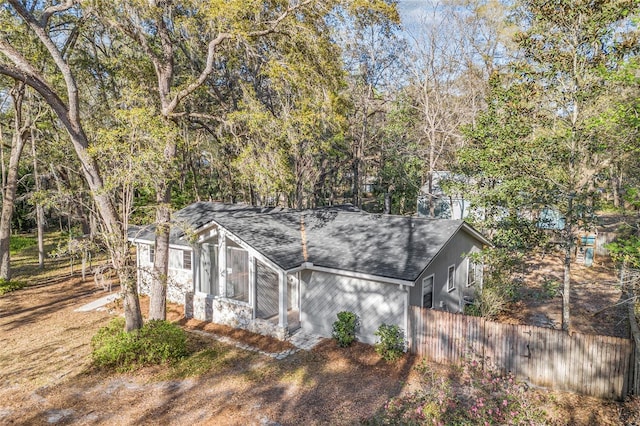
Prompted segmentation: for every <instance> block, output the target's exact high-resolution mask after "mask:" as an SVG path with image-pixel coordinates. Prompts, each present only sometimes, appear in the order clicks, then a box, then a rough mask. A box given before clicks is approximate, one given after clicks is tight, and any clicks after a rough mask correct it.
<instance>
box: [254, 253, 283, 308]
mask: <svg viewBox="0 0 640 426" xmlns="http://www.w3.org/2000/svg"><path fill="white" fill-rule="evenodd" d="M256 272H257V275H258V289H257V292H256V295H257V306H256V316H257V317H258V318H270V317H272V316H274V315H277V314H278V285H279V282H278V273H277V272H276V271H274V270H273V269H271V268H270V267H268V266H267V265H265V264H264V263H262V262H260V261H258V262H257V268H256Z"/></svg>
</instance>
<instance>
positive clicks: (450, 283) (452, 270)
mask: <svg viewBox="0 0 640 426" xmlns="http://www.w3.org/2000/svg"><path fill="white" fill-rule="evenodd" d="M455 277H456V265H451V266H449V271H448V272H447V291H453V290H454V289H455V288H456V283H455Z"/></svg>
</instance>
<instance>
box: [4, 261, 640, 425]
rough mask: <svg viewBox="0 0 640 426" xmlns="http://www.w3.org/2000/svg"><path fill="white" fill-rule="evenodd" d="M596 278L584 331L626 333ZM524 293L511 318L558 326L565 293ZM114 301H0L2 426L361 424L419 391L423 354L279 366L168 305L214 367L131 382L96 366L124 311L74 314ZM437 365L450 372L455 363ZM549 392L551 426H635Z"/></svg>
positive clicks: (46, 292)
mask: <svg viewBox="0 0 640 426" xmlns="http://www.w3.org/2000/svg"><path fill="white" fill-rule="evenodd" d="M603 268H604V266H603ZM554 271H555V269H554V267H553V265H549V266H548V267H547V269H545V267H533V268H529V270H528V271H527V274H531V276H530V277H529V278H528V279H527V282H530V283H535V282H539V281H540V280H541V279H542V278H544V277H547V278H548V276H550V275H553V274H555V273H556V272H554ZM598 271H599V269H593V270H592V271H584V272H585V273H584V274H583V275H581V276H580V277H578V275H577V276H576V286H575V290H576V296H575V298H574V301H575V302H574V303H575V307H574V308H573V309H574V312H575V313H576V315H575V317H574V318H575V327H576V328H577V329H580V330H581V331H583V330H584V331H585V332H588V331H593V332H610V333H612V334H614V335H624V334H625V332H624V326H623V325H622V324H621V323H619V318H618V317H617V314H616V313H615V312H616V311H615V308H611V309H605V310H604V311H602V312H601V313H598V312H599V311H601V310H602V309H603V308H607V306H609V305H611V304H615V303H614V302H616V300H618V299H619V298H620V294H619V291H618V293H616V287H615V284H614V281H615V277H614V276H613V275H611V274H609V275H606V274H605V275H602V276H600V275H598V274H599V273H600V272H602V273H603V274H604V273H605V272H606V271H605V270H603V271H604V272H603V271H600V272H598ZM592 273H594V274H595V275H592ZM536 274H537V275H536ZM536 277H537V278H536ZM553 277H555V275H553ZM523 291H525V292H528V293H526V294H525V295H524V296H525V297H523V300H524V302H523V304H522V305H521V306H520V307H519V308H518V309H514V310H513V311H512V312H517V313H518V315H515V314H513V315H511V317H512V320H514V321H516V320H517V321H520V320H522V321H527V320H530V319H531V317H532V316H535V315H538V317H534V319H535V318H541V315H544V317H546V318H547V320H548V321H549V322H550V323H554V324H556V325H558V324H559V322H558V321H559V317H558V315H559V306H558V300H559V299H558V296H555V297H551V298H543V297H541V296H540V295H538V296H536V291H539V288H538V287H536V284H530V285H528V286H527V287H526V288H525V290H523ZM105 294H106V293H105V292H104V291H103V290H102V289H101V288H97V287H96V285H95V284H94V283H93V281H91V280H87V281H85V282H82V281H81V279H80V278H79V277H77V276H74V277H70V276H69V275H68V273H66V276H53V277H46V278H38V279H34V280H31V281H30V282H29V287H27V288H25V289H23V290H19V291H16V292H12V293H8V294H6V295H4V296H0V342H1V348H2V349H1V350H0V423H2V424H28V425H39V424H82V425H98V424H109V425H114V424H117V425H133V424H136V425H137V424H154V425H155V424H192V425H200V424H203V425H208V424H211V425H277V424H282V425H300V424H305V425H307V424H357V423H359V422H360V421H361V420H363V419H367V418H369V417H370V416H371V415H372V414H373V413H375V412H376V411H377V410H379V409H381V407H383V405H384V403H385V402H386V401H387V400H388V399H389V398H392V397H394V396H397V395H399V394H401V393H402V392H407V391H409V390H412V389H415V388H416V386H417V380H416V372H415V369H414V368H413V367H414V365H415V364H416V363H417V362H419V360H417V359H416V358H415V357H411V356H407V357H405V358H404V359H403V360H402V361H401V362H399V363H397V364H388V363H386V362H384V361H383V360H381V359H380V357H379V356H378V355H377V354H376V353H375V352H374V351H373V348H372V347H370V346H367V345H362V344H356V345H354V346H352V347H351V348H349V349H347V350H344V349H340V348H337V347H336V346H335V344H334V342H333V341H331V340H325V341H324V342H322V343H321V344H320V345H319V346H317V347H316V348H315V349H313V350H312V351H308V352H307V351H301V352H298V353H296V354H294V355H291V356H289V357H287V358H286V359H284V360H275V359H273V358H270V357H267V356H263V355H260V354H258V353H256V352H251V351H246V350H242V349H239V348H237V347H235V346H230V345H227V344H223V343H220V342H218V341H216V340H215V339H213V338H208V337H207V336H206V334H203V333H202V331H207V332H211V333H216V334H227V335H230V336H232V337H233V338H234V339H236V340H238V341H242V342H246V343H249V344H251V345H253V346H257V347H260V348H262V349H264V350H267V351H277V350H280V349H282V348H287V347H289V346H288V344H286V343H285V344H283V343H281V342H277V341H273V340H272V339H269V338H265V337H261V336H255V335H252V334H250V333H236V334H230V333H233V331H229V330H225V329H224V328H220V327H216V326H212V325H211V326H206V325H203V324H200V323H198V322H193V321H185V320H184V319H183V318H181V315H182V312H181V310H180V309H179V308H176V307H175V306H173V307H170V309H169V318H170V319H172V320H174V321H178V322H180V323H181V324H182V325H183V326H184V327H185V329H186V330H187V331H188V332H189V335H190V344H191V345H192V346H195V347H197V349H198V350H200V351H202V350H203V349H206V351H204V352H200V353H201V354H204V355H202V356H206V357H208V358H207V365H208V366H209V367H208V368H207V369H205V370H199V369H197V368H194V369H193V373H190V374H187V375H185V374H184V373H180V372H179V371H176V370H175V369H174V368H172V367H170V366H161V367H153V368H144V369H141V370H139V371H136V372H131V373H122V374H116V373H105V372H101V371H97V370H95V369H94V368H93V367H92V366H91V363H90V350H91V348H90V340H91V336H92V335H93V334H95V332H96V331H97V330H98V328H99V327H101V326H103V325H105V324H106V323H107V322H108V321H109V319H110V318H112V317H113V316H114V315H116V314H117V306H108V308H109V309H108V310H103V311H91V312H77V311H76V309H77V308H79V307H81V306H82V305H84V304H86V303H88V302H91V301H93V300H95V299H98V298H100V297H102V296H104V295H105ZM533 302H535V303H533ZM116 305H117V304H116ZM143 309H145V307H144V300H143ZM594 320H597V321H594ZM607 323H609V324H608V325H606V324H607ZM598 324H600V325H598ZM192 329H198V330H200V333H194V332H192V331H190V330H192ZM197 362H198V360H197V359H195V360H194V363H197ZM434 368H440V369H442V374H447V368H448V367H446V366H436V367H434ZM552 395H553V398H552V400H553V401H554V403H553V406H552V407H549V410H548V411H549V413H550V414H549V415H550V417H549V418H550V423H552V424H575V425H593V424H604V425H619V424H626V423H628V422H630V421H631V420H629V419H630V418H631V417H630V415H629V414H628V413H625V409H626V408H627V407H628V406H629V403H628V404H627V405H623V404H620V403H616V402H610V401H600V400H597V399H593V398H585V397H581V396H578V395H574V394H568V393H553V394H552ZM624 419H627V420H624Z"/></svg>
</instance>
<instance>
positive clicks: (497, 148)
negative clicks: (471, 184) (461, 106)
mask: <svg viewBox="0 0 640 426" xmlns="http://www.w3.org/2000/svg"><path fill="white" fill-rule="evenodd" d="M517 6H518V7H517V10H516V15H515V18H516V19H517V22H518V23H519V25H520V27H521V28H523V30H522V31H521V32H519V33H518V34H517V35H516V37H515V40H516V42H517V43H518V47H519V49H520V53H521V57H520V60H519V61H517V62H514V63H512V64H511V68H510V71H511V74H510V75H507V74H506V73H504V74H505V75H503V76H502V77H500V78H497V80H494V83H493V85H492V89H493V93H494V94H493V99H491V100H490V103H489V108H488V110H487V113H485V114H483V115H481V117H480V119H479V120H478V122H477V123H476V125H475V126H474V127H473V128H472V129H471V130H470V132H469V136H470V139H471V142H472V143H471V147H470V149H469V150H467V151H466V152H464V153H463V154H462V155H461V158H462V163H463V164H465V167H466V169H467V172H468V173H471V174H472V175H474V176H475V177H476V179H477V184H479V185H481V190H482V191H483V192H484V194H483V195H482V198H483V199H484V200H485V201H486V202H485V204H484V205H483V207H484V208H485V214H486V215H487V216H494V217H497V218H498V219H500V218H501V217H504V216H505V215H517V216H518V217H524V218H530V219H531V220H534V221H535V220H536V219H537V218H536V215H537V214H539V213H540V211H541V210H542V209H543V208H545V207H546V208H550V209H552V210H554V211H556V212H558V213H559V214H560V216H561V217H562V218H563V222H564V226H563V227H561V228H562V229H556V230H555V232H556V234H557V238H558V239H559V241H560V242H561V246H562V250H563V252H564V282H563V292H562V295H563V312H562V328H563V329H564V330H569V327H570V312H569V301H570V293H571V255H572V251H573V248H574V245H575V239H576V236H577V232H578V231H579V230H580V229H585V228H587V229H588V228H590V227H591V226H593V223H594V218H595V216H594V207H595V202H596V197H597V192H596V191H595V186H596V183H597V179H598V177H599V176H600V174H601V173H602V172H603V171H605V170H607V168H608V167H609V165H610V164H611V162H612V160H613V158H612V155H613V154H614V153H616V155H619V156H627V155H629V150H627V149H624V148H623V147H622V145H620V144H619V143H616V142H615V141H611V140H609V139H607V138H604V137H602V136H601V133H599V132H598V129H601V128H602V126H603V124H602V123H597V122H596V121H594V118H595V117H601V112H602V110H603V108H602V105H600V104H599V100H602V99H603V94H604V93H605V92H606V90H607V87H608V85H607V78H606V75H607V72H608V71H612V70H615V69H616V68H617V67H618V66H619V65H620V63H621V61H623V60H624V59H625V57H627V56H628V55H629V54H632V53H633V49H634V47H635V46H636V45H637V44H636V43H635V42H633V41H632V40H635V35H636V27H635V25H634V23H633V21H632V20H630V19H629V17H630V16H632V15H634V14H637V13H638V8H639V7H640V5H639V4H638V2H635V1H622V2H621V1H608V0H604V1H599V2H595V3H594V2H590V1H577V2H576V1H565V0H557V1H551V2H548V1H539V0H524V1H521V2H519V3H518V5H517ZM614 148H615V149H614ZM492 209H493V211H492ZM514 223H518V222H517V221H514Z"/></svg>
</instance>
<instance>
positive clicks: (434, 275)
mask: <svg viewBox="0 0 640 426" xmlns="http://www.w3.org/2000/svg"><path fill="white" fill-rule="evenodd" d="M429 278H431V306H427V307H428V308H433V290H434V289H433V287H435V282H436V274H431V275H429V276H427V277H424V278H423V279H422V296H421V297H420V306H421V307H423V308H424V307H425V306H424V283H425V282H426V281H428V280H429Z"/></svg>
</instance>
